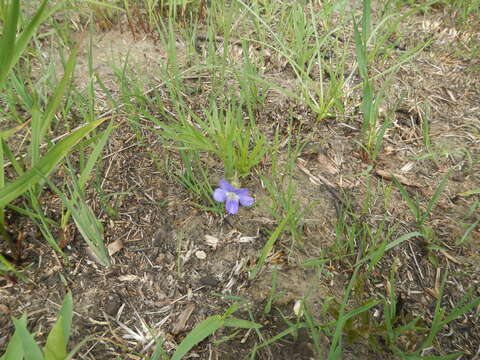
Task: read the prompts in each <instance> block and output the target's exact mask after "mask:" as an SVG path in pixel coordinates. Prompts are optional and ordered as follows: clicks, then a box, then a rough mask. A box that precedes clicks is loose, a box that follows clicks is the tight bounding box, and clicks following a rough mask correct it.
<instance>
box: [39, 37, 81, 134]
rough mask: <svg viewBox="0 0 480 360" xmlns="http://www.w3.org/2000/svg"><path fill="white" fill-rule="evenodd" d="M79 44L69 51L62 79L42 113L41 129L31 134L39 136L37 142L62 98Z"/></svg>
mask: <svg viewBox="0 0 480 360" xmlns="http://www.w3.org/2000/svg"><path fill="white" fill-rule="evenodd" d="M79 44H80V43H77V45H76V46H75V47H74V48H73V50H72V52H71V53H70V56H69V58H68V61H67V64H66V65H65V70H64V74H63V76H62V79H61V80H60V82H59V83H58V85H57V87H56V88H55V91H54V93H53V95H52V98H51V99H50V101H49V103H48V106H47V109H46V110H45V113H44V114H43V117H42V127H41V130H40V131H39V133H38V134H35V133H33V134H32V136H37V137H38V138H39V140H38V141H39V142H41V141H43V137H44V136H45V133H46V132H47V129H48V128H49V126H50V123H51V122H52V119H53V117H54V116H55V113H56V111H57V108H58V106H59V105H60V101H61V100H62V97H63V94H64V93H65V89H66V88H67V85H68V83H69V81H70V78H71V76H72V73H73V69H74V68H75V61H76V59H77V52H78V48H79Z"/></svg>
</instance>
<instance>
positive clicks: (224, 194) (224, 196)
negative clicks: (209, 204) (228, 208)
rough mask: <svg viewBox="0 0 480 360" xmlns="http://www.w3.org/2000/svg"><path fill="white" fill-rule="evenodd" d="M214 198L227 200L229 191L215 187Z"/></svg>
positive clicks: (222, 200) (221, 200)
mask: <svg viewBox="0 0 480 360" xmlns="http://www.w3.org/2000/svg"><path fill="white" fill-rule="evenodd" d="M213 198H214V199H215V201H218V202H224V201H225V200H227V192H226V191H225V190H223V189H220V188H218V189H215V192H214V193H213Z"/></svg>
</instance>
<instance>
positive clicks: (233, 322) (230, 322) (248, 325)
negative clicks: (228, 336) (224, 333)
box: [223, 317, 262, 329]
mask: <svg viewBox="0 0 480 360" xmlns="http://www.w3.org/2000/svg"><path fill="white" fill-rule="evenodd" d="M223 325H224V326H228V327H235V328H242V329H260V328H261V327H262V325H260V324H257V323H255V322H253V321H249V320H243V319H237V318H234V317H228V318H226V319H225V321H224V324H223Z"/></svg>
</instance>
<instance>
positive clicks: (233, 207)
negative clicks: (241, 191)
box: [225, 199, 238, 215]
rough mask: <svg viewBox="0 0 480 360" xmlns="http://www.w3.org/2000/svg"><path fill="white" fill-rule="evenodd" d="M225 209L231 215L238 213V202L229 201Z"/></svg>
mask: <svg viewBox="0 0 480 360" xmlns="http://www.w3.org/2000/svg"><path fill="white" fill-rule="evenodd" d="M225 209H227V213H229V214H232V215H233V214H236V213H237V212H238V200H231V199H227V202H226V203H225Z"/></svg>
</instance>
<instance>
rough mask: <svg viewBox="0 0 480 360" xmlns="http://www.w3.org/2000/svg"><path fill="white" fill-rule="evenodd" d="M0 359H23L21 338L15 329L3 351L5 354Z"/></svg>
mask: <svg viewBox="0 0 480 360" xmlns="http://www.w3.org/2000/svg"><path fill="white" fill-rule="evenodd" d="M0 360H23V348H22V340H21V339H20V336H19V335H18V333H17V331H15V332H14V333H13V336H12V338H11V339H10V341H9V343H8V345H7V350H6V351H5V354H3V356H2V357H0Z"/></svg>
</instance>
